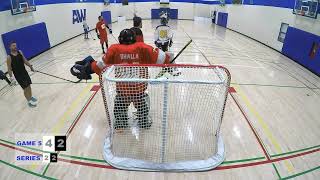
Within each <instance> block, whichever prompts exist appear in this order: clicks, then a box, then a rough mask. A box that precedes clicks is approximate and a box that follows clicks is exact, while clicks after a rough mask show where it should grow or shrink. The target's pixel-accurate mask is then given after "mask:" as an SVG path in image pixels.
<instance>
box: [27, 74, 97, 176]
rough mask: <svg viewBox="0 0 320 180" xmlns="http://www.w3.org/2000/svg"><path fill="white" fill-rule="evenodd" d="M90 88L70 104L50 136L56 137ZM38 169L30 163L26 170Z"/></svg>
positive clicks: (90, 85)
mask: <svg viewBox="0 0 320 180" xmlns="http://www.w3.org/2000/svg"><path fill="white" fill-rule="evenodd" d="M97 80H98V76H94V78H93V81H97ZM91 88H92V84H88V85H87V86H86V87H85V88H84V89H83V90H82V91H81V92H80V94H79V96H78V97H77V98H76V99H75V100H74V101H73V102H72V104H71V105H70V106H69V108H68V110H67V111H65V113H64V114H63V115H62V116H61V118H60V119H59V120H58V122H57V123H56V125H55V126H54V127H53V128H52V130H51V131H50V134H53V135H56V134H58V133H59V132H60V131H61V129H62V128H63V127H64V125H65V124H66V122H67V120H68V119H69V116H70V115H71V114H72V112H73V111H74V109H76V108H77V107H78V106H79V104H80V102H81V100H82V99H83V97H84V96H85V95H87V93H88V92H89V90H90V89H91ZM37 167H38V164H35V163H32V164H31V165H30V166H29V167H28V169H29V170H31V171H33V170H35V169H36V168H37Z"/></svg>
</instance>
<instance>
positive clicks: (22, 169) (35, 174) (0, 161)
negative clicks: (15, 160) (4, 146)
mask: <svg viewBox="0 0 320 180" xmlns="http://www.w3.org/2000/svg"><path fill="white" fill-rule="evenodd" d="M0 163H3V164H5V165H7V166H10V167H12V168H14V169H17V170H20V171H23V172H26V173H28V174H32V175H34V176H38V177H41V178H44V179H50V180H56V178H52V177H49V176H43V175H41V174H39V173H36V172H33V171H30V170H28V169H24V168H21V167H19V166H16V165H14V164H11V163H8V162H6V161H3V160H1V159H0Z"/></svg>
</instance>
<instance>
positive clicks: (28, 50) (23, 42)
mask: <svg viewBox="0 0 320 180" xmlns="http://www.w3.org/2000/svg"><path fill="white" fill-rule="evenodd" d="M1 36H2V41H3V45H4V47H5V48H6V51H7V53H8V54H9V52H10V50H9V44H10V42H12V41H15V42H17V45H18V48H19V50H22V52H23V53H24V55H25V56H26V58H31V57H34V56H36V55H38V54H40V53H42V52H44V51H46V50H48V49H50V47H51V46H50V42H49V37H48V32H47V27H46V24H45V23H39V24H34V25H31V26H27V27H24V28H21V29H16V30H14V31H10V32H7V33H5V34H2V35H1Z"/></svg>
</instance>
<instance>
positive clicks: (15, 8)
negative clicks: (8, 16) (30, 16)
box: [11, 0, 36, 15]
mask: <svg viewBox="0 0 320 180" xmlns="http://www.w3.org/2000/svg"><path fill="white" fill-rule="evenodd" d="M32 11H36V5H35V3H34V0H11V13H12V15H17V14H22V13H27V12H32Z"/></svg>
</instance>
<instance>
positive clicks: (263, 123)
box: [234, 84, 294, 173]
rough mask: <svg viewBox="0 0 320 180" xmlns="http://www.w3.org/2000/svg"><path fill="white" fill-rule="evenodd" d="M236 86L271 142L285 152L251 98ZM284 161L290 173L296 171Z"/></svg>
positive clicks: (277, 149)
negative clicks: (251, 101)
mask: <svg viewBox="0 0 320 180" xmlns="http://www.w3.org/2000/svg"><path fill="white" fill-rule="evenodd" d="M234 87H235V88H236V91H237V93H238V94H239V95H240V97H241V99H242V100H243V102H244V103H245V104H246V106H247V108H248V109H249V111H250V113H252V114H253V115H254V116H255V117H256V119H257V120H258V123H259V124H260V126H261V127H262V129H263V132H264V133H265V134H266V135H267V137H268V139H269V140H270V142H271V144H272V145H273V146H274V148H275V150H276V152H277V153H278V154H280V153H283V151H282V149H281V147H280V144H279V143H278V141H277V140H276V138H274V136H273V135H272V133H271V131H270V129H269V127H268V125H267V123H266V122H265V121H264V120H263V118H262V116H261V115H260V114H259V113H258V111H256V110H255V108H254V107H253V106H252V105H251V103H250V101H249V99H248V98H247V97H246V96H245V95H244V94H243V93H242V91H241V90H240V87H239V86H238V85H237V84H234ZM284 163H285V166H286V167H287V169H288V171H289V172H290V173H292V172H294V168H293V166H292V164H290V163H289V161H288V160H286V161H284Z"/></svg>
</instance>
